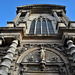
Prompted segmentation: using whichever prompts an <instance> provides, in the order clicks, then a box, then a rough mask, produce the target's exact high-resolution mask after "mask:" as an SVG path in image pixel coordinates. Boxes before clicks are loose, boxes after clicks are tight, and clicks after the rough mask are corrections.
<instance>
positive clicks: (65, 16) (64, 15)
mask: <svg viewBox="0 0 75 75" xmlns="http://www.w3.org/2000/svg"><path fill="white" fill-rule="evenodd" d="M62 15H63V17H64V18H65V19H66V21H67V22H69V21H71V20H70V19H69V18H68V17H67V15H66V14H65V13H64V11H62Z"/></svg>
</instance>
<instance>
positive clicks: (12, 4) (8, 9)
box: [0, 0, 75, 27]
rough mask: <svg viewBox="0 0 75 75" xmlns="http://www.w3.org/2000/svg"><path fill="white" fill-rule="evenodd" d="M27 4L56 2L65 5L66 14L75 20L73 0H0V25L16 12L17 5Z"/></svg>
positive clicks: (11, 18) (74, 1)
mask: <svg viewBox="0 0 75 75" xmlns="http://www.w3.org/2000/svg"><path fill="white" fill-rule="evenodd" d="M29 4H56V5H63V6H66V10H67V12H66V14H67V16H68V17H69V18H70V20H71V21H75V0H0V27H5V26H6V25H7V22H10V21H12V20H13V19H14V18H15V16H16V15H17V14H16V10H17V6H22V5H29Z"/></svg>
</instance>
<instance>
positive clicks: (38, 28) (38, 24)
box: [36, 20, 41, 34]
mask: <svg viewBox="0 0 75 75" xmlns="http://www.w3.org/2000/svg"><path fill="white" fill-rule="evenodd" d="M36 34H41V21H40V20H38V21H37V24H36Z"/></svg>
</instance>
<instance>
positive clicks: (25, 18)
mask: <svg viewBox="0 0 75 75" xmlns="http://www.w3.org/2000/svg"><path fill="white" fill-rule="evenodd" d="M29 14H30V12H29V11H28V12H27V13H26V15H25V17H24V19H23V21H27V20H28V16H29Z"/></svg>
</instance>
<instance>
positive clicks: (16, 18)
mask: <svg viewBox="0 0 75 75" xmlns="http://www.w3.org/2000/svg"><path fill="white" fill-rule="evenodd" d="M20 16H21V12H19V13H18V14H17V16H16V17H15V18H14V19H13V22H14V23H15V24H17V23H18V19H19V17H20Z"/></svg>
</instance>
